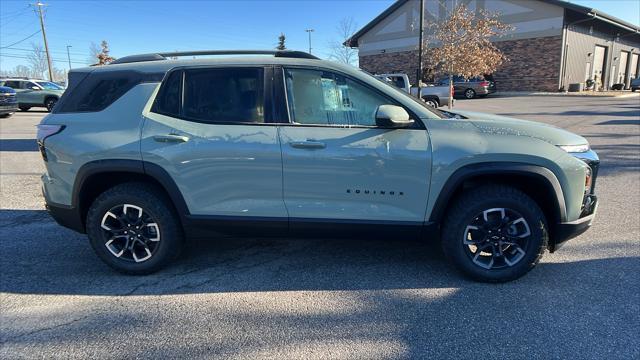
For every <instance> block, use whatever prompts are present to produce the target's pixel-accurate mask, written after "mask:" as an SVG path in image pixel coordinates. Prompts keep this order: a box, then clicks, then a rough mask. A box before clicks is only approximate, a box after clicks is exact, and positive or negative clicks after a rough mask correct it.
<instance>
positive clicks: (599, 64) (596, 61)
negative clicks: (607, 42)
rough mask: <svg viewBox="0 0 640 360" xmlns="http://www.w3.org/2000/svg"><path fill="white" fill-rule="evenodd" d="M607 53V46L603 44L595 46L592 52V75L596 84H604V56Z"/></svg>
mask: <svg viewBox="0 0 640 360" xmlns="http://www.w3.org/2000/svg"><path fill="white" fill-rule="evenodd" d="M606 53H607V48H606V47H604V46H597V45H596V50H595V51H594V53H593V74H592V75H593V76H592V78H593V79H594V80H596V84H601V85H604V81H603V77H604V56H605V54H606Z"/></svg>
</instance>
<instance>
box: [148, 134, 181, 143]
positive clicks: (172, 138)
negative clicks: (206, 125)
mask: <svg viewBox="0 0 640 360" xmlns="http://www.w3.org/2000/svg"><path fill="white" fill-rule="evenodd" d="M153 140H155V141H157V142H163V143H183V142H187V141H189V137H188V136H182V135H176V134H169V135H156V136H154V137H153Z"/></svg>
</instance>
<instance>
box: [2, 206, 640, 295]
mask: <svg viewBox="0 0 640 360" xmlns="http://www.w3.org/2000/svg"><path fill="white" fill-rule="evenodd" d="M0 253H2V257H1V258H0V268H1V269H2V271H1V272H2V275H1V276H2V281H1V282H0V292H4V293H16V294H64V295H100V296H122V295H139V296H140V295H159V294H192V293H227V292H263V291H325V290H326V291H339V290H340V291H347V290H390V289H424V288H436V289H449V288H465V287H469V286H472V287H485V286H487V287H489V288H491V285H485V284H477V283H474V282H471V281H469V280H466V279H465V278H463V277H461V276H460V275H459V274H458V273H457V272H456V271H454V269H452V267H451V266H450V265H449V263H448V262H446V261H445V260H444V258H443V255H442V253H441V252H440V250H439V247H438V246H436V245H435V244H434V243H432V242H429V241H412V240H406V239H395V238H388V239H382V240H373V239H372V240H366V239H365V240H355V239H353V240H345V239H284V238H283V239H230V238H227V239H211V240H199V241H192V242H190V243H189V244H188V245H187V247H186V251H185V254H183V256H182V257H181V258H180V259H179V260H178V261H176V262H175V263H173V264H171V265H170V266H168V267H167V268H165V269H164V270H162V271H159V272H157V273H155V274H151V275H147V276H128V275H122V274H119V273H117V272H115V271H113V270H111V269H110V268H108V267H107V266H106V265H105V264H103V263H102V262H101V261H100V260H99V259H98V258H97V257H96V256H95V255H94V253H93V251H92V249H91V247H90V245H89V243H88V241H87V238H86V237H85V236H84V235H80V234H76V233H74V232H72V231H70V230H67V229H65V228H62V227H61V226H59V225H57V224H56V223H55V222H54V221H53V220H52V219H51V218H50V217H49V216H48V214H47V213H46V212H45V211H44V210H0ZM639 263H640V262H638V258H612V259H598V260H585V261H579V262H569V263H557V264H556V263H542V264H540V265H539V266H538V268H537V269H536V270H535V271H534V272H532V273H531V274H529V275H527V276H526V277H524V278H522V279H520V280H518V281H516V282H513V283H510V284H512V285H504V286H522V285H526V286H528V285H531V286H534V287H536V286H544V287H550V286H552V287H558V286H561V284H570V283H571V282H572V281H576V279H580V280H579V281H594V280H593V279H590V278H589V277H588V274H591V273H593V272H594V271H596V269H599V270H597V271H599V272H601V273H600V274H602V273H605V272H606V271H605V270H603V269H609V268H613V269H618V270H619V269H626V270H625V271H631V269H632V268H634V267H635V268H636V269H637V268H638V267H639ZM607 271H608V270H607ZM558 274H562V276H558ZM610 276H614V275H610ZM560 278H561V279H560ZM562 279H565V280H562ZM552 284H553V285H552ZM594 285H595V284H594Z"/></svg>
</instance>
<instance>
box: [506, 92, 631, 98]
mask: <svg viewBox="0 0 640 360" xmlns="http://www.w3.org/2000/svg"><path fill="white" fill-rule="evenodd" d="M501 96H505V97H508V96H566V97H585V98H618V99H624V98H631V97H640V92H635V93H628V94H607V93H596V94H584V93H560V92H556V93H540V92H498V93H497V94H494V97H501Z"/></svg>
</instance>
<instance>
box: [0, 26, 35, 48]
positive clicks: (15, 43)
mask: <svg viewBox="0 0 640 360" xmlns="http://www.w3.org/2000/svg"><path fill="white" fill-rule="evenodd" d="M40 31H41V30H38V31H36V32H34V33H33V34H31V35H29V36H27V37H26V38H24V39H22V40H20V41H16V42H14V43H13V44H11V45H7V46H1V47H0V49H6V48H8V47H11V46H13V45H17V44H20V43H21V42H23V41H25V40H29V39H31V38H32V37H34V36H36V35H37V34H39V33H40Z"/></svg>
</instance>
